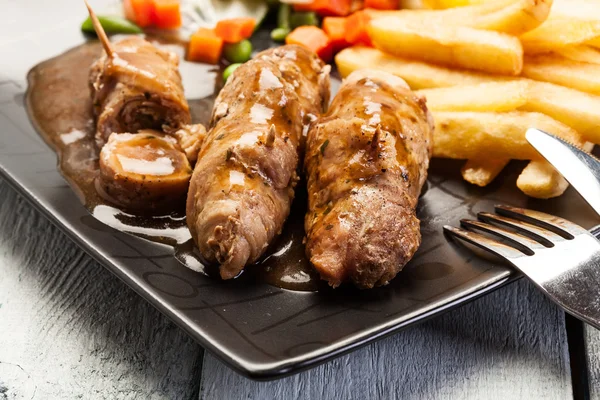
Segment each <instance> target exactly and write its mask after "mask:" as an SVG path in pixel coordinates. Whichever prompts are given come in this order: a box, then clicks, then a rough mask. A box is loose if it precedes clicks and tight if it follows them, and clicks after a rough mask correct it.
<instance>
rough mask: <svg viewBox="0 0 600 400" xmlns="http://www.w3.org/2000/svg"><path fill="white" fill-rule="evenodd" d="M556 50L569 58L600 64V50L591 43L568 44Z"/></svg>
mask: <svg viewBox="0 0 600 400" xmlns="http://www.w3.org/2000/svg"><path fill="white" fill-rule="evenodd" d="M554 52H555V53H557V54H559V55H561V56H562V57H564V58H567V59H569V60H573V61H580V62H586V63H590V64H600V50H598V49H597V48H595V47H592V46H589V45H585V44H582V45H577V46H567V47H562V48H558V49H556V50H554Z"/></svg>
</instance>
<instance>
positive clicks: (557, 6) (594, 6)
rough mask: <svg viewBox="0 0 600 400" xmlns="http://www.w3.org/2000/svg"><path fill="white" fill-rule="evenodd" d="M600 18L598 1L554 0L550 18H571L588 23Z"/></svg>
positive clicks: (599, 3)
mask: <svg viewBox="0 0 600 400" xmlns="http://www.w3.org/2000/svg"><path fill="white" fill-rule="evenodd" d="M599 17H600V2H598V0H554V4H552V9H551V10H550V18H553V19H555V18H570V19H579V20H584V21H588V20H590V19H598V18H599Z"/></svg>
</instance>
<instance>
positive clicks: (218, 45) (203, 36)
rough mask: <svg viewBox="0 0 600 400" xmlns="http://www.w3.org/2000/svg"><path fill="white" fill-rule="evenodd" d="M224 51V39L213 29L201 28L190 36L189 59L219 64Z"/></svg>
mask: <svg viewBox="0 0 600 400" xmlns="http://www.w3.org/2000/svg"><path fill="white" fill-rule="evenodd" d="M222 53H223V39H221V38H220V37H218V36H217V34H216V33H215V31H214V30H213V29H208V28H199V29H198V30H197V31H196V32H195V33H194V34H192V36H191V37H190V44H189V46H188V53H187V59H188V60H190V61H199V62H204V63H208V64H218V63H219V61H220V60H221V54H222Z"/></svg>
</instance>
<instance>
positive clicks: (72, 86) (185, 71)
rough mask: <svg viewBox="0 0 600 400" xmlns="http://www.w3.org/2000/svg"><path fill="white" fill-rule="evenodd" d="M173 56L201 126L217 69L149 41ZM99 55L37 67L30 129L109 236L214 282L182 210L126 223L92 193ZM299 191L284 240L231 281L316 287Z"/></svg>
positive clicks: (89, 48) (29, 102)
mask: <svg viewBox="0 0 600 400" xmlns="http://www.w3.org/2000/svg"><path fill="white" fill-rule="evenodd" d="M148 39H149V40H151V41H152V42H153V43H155V44H157V45H158V46H160V47H163V48H166V49H168V50H171V51H174V52H176V53H178V54H179V55H180V57H181V65H180V72H181V75H182V78H183V86H184V88H185V94H186V97H187V98H188V102H189V105H190V110H191V113H192V122H193V123H202V124H205V125H207V124H208V121H209V119H210V114H211V112H212V107H213V103H214V100H215V98H216V95H217V94H218V92H219V90H220V89H221V85H222V82H221V79H220V77H221V72H222V71H220V70H219V69H218V67H215V66H208V65H203V64H196V63H189V62H186V61H185V60H184V59H183V54H184V48H183V47H182V46H181V45H179V44H177V43H175V42H172V43H167V42H165V41H164V39H161V40H160V43H159V42H158V39H155V40H152V38H148ZM101 52H102V48H101V46H100V44H99V43H98V42H88V43H85V44H83V45H81V46H78V47H76V48H74V49H72V50H70V51H68V52H66V53H64V54H61V55H59V56H57V57H55V58H53V59H50V60H48V61H44V62H43V63H41V64H39V65H37V66H35V67H34V68H33V69H32V70H31V71H30V72H29V75H28V82H29V88H28V91H27V98H26V106H27V110H28V112H29V116H30V118H31V120H32V123H33V124H34V126H35V127H36V129H37V131H38V132H39V133H40V135H41V136H42V137H43V138H44V140H45V141H46V142H47V143H48V144H49V145H50V146H51V147H52V148H53V149H54V150H55V151H56V153H57V155H58V168H59V170H60V172H61V173H62V175H63V176H64V177H65V179H66V180H67V181H68V182H69V184H70V185H71V187H72V188H73V190H74V191H75V192H76V193H77V195H78V197H79V198H80V200H81V202H82V203H83V204H84V205H85V207H86V208H87V209H88V211H89V212H90V213H91V214H92V215H93V216H94V217H95V218H96V219H97V220H99V221H101V222H103V223H104V224H106V225H109V226H111V227H112V228H115V229H118V230H120V231H122V232H126V233H129V234H132V235H135V236H139V237H142V238H144V239H147V240H151V241H154V242H158V243H163V244H167V245H170V246H172V247H173V248H174V257H175V258H176V259H177V260H178V261H179V262H181V263H182V264H183V265H185V266H186V267H188V268H191V269H193V270H195V271H198V272H200V273H203V274H206V275H208V276H212V277H214V279H220V278H218V274H217V273H216V268H215V267H214V266H209V265H207V264H206V262H205V261H203V260H202V257H201V256H200V255H199V252H198V250H197V248H196V246H195V245H194V243H193V241H192V239H191V236H190V233H189V231H188V228H187V225H186V222H185V214H184V212H185V211H184V208H183V205H182V207H181V208H180V209H177V210H173V212H172V213H171V214H170V215H161V216H143V215H132V214H130V213H128V212H124V211H122V210H119V209H118V208H116V207H115V206H114V205H113V204H111V203H110V202H109V201H108V200H106V199H104V198H103V197H101V196H100V195H99V194H98V192H97V190H96V186H95V181H96V178H97V176H98V174H99V166H98V153H99V152H98V149H97V148H96V146H95V143H94V130H95V126H94V118H93V115H92V102H91V98H90V91H89V87H88V75H89V66H90V65H91V64H92V62H93V61H95V60H96V59H97V58H98V57H99V56H100V55H101ZM304 190H305V189H304V185H302V184H299V185H298V186H297V193H296V199H295V201H294V204H293V206H292V211H291V214H290V217H289V218H288V221H287V222H286V224H285V226H284V229H283V232H282V234H281V235H280V236H279V237H278V239H277V240H276V241H275V242H274V243H273V244H272V245H271V247H270V248H269V250H268V251H267V252H266V254H265V256H264V257H263V258H262V260H261V261H260V262H258V263H257V264H256V265H254V266H249V267H248V268H247V269H246V271H245V272H244V273H243V274H242V275H241V276H239V277H238V278H236V279H244V280H245V279H249V280H258V281H262V282H266V283H268V284H271V285H274V286H277V287H281V288H285V289H290V290H299V291H315V290H318V288H319V287H322V285H323V283H322V282H320V280H319V277H318V275H317V274H316V272H315V271H314V270H313V268H312V267H311V266H310V263H309V262H308V260H307V259H306V256H305V253H304V245H303V243H302V240H303V238H304V226H303V222H304V214H305V212H306V193H305V192H304Z"/></svg>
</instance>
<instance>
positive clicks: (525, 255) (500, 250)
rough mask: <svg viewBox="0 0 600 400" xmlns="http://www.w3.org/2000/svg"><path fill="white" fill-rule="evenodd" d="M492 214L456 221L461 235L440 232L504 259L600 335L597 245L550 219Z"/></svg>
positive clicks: (512, 212) (520, 211) (510, 211)
mask: <svg viewBox="0 0 600 400" xmlns="http://www.w3.org/2000/svg"><path fill="white" fill-rule="evenodd" d="M495 211H496V213H497V214H498V215H496V214H491V213H487V212H481V213H479V214H477V217H478V219H479V220H478V221H476V220H470V219H463V220H461V221H460V224H461V226H462V227H463V228H464V229H461V228H456V227H453V226H448V225H446V226H444V231H445V232H446V233H447V234H449V235H450V236H452V237H454V238H458V239H462V240H464V241H466V242H468V243H471V244H473V245H475V246H477V247H480V248H482V249H484V250H487V251H489V252H491V253H493V254H496V255H497V256H500V257H502V258H504V259H505V260H506V261H508V262H509V263H510V264H512V265H513V266H515V267H516V268H517V269H518V270H519V271H521V272H522V273H523V274H524V275H525V276H527V277H528V278H529V279H531V281H532V282H533V283H534V284H535V285H536V286H538V287H539V288H540V289H541V290H542V291H543V292H544V293H545V294H546V296H548V297H549V298H550V300H552V301H553V302H554V303H556V304H557V305H558V306H559V307H561V308H562V309H564V310H565V311H566V312H568V313H569V314H572V315H574V316H575V317H577V318H580V319H581V320H583V321H585V322H587V323H589V324H590V325H592V326H594V327H595V328H596V329H600V242H599V241H598V240H597V239H596V238H595V237H594V236H593V235H592V234H591V233H589V232H588V231H587V230H586V229H584V228H582V227H580V226H579V225H577V224H574V223H572V222H570V221H567V220H565V219H562V218H559V217H555V216H553V215H549V214H545V213H541V212H538V211H532V210H527V209H524V208H516V207H510V206H505V205H500V206H496V207H495ZM474 231H480V232H485V233H487V234H491V235H493V236H497V237H499V238H501V239H502V240H503V243H501V242H499V241H496V240H493V239H491V238H490V237H488V236H485V235H482V234H480V233H476V232H474ZM505 243H506V244H505Z"/></svg>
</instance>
